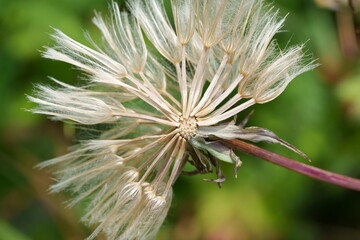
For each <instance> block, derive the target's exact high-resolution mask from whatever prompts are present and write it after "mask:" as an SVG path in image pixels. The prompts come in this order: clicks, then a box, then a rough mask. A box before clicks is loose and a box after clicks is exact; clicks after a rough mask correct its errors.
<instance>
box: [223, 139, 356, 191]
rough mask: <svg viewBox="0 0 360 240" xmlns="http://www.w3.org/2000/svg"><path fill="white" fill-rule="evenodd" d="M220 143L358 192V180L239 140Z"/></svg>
mask: <svg viewBox="0 0 360 240" xmlns="http://www.w3.org/2000/svg"><path fill="white" fill-rule="evenodd" d="M221 141H222V142H223V143H224V144H225V145H227V146H229V147H231V148H232V149H234V150H239V151H241V152H244V153H247V154H249V155H253V156H255V157H259V158H262V159H264V160H266V161H269V162H271V163H274V164H276V165H279V166H281V167H284V168H287V169H290V170H293V171H295V172H298V173H301V174H303V175H305V176H308V177H311V178H314V179H317V180H320V181H324V182H327V183H331V184H334V185H338V186H341V187H345V188H349V189H353V190H356V191H360V179H356V178H351V177H347V176H343V175H340V174H336V173H333V172H329V171H326V170H322V169H320V168H317V167H313V166H310V165H308V164H305V163H301V162H298V161H295V160H292V159H290V158H287V157H284V156H282V155H279V154H276V153H273V152H270V151H268V150H265V149H262V148H260V147H258V146H255V145H253V144H250V143H247V142H244V141H241V140H225V139H221Z"/></svg>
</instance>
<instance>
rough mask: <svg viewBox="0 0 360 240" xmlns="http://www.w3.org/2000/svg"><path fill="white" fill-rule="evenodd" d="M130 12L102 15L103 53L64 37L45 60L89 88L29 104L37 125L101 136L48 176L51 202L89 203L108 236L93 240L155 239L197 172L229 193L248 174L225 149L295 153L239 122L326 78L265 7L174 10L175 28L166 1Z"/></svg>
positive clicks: (42, 91)
mask: <svg viewBox="0 0 360 240" xmlns="http://www.w3.org/2000/svg"><path fill="white" fill-rule="evenodd" d="M127 6H128V9H129V10H130V13H128V12H121V11H120V8H119V6H118V5H117V4H116V3H115V2H112V3H111V4H110V14H107V16H104V15H102V14H101V13H96V14H95V18H94V19H93V23H94V24H95V25H96V26H97V28H98V29H99V31H100V32H101V34H102V41H101V43H95V41H93V40H92V39H91V37H90V36H87V37H88V39H89V42H90V44H91V45H92V46H91V47H88V46H86V45H83V44H81V43H78V42H77V41H75V40H73V39H71V38H70V37H68V36H67V35H66V34H65V33H63V32H61V31H60V30H55V33H54V34H53V35H52V38H53V39H54V41H55V46H52V47H46V48H45V50H44V52H43V53H42V55H43V57H45V58H49V59H53V60H58V61H62V62H66V63H69V64H71V65H73V66H75V67H77V68H79V69H80V70H81V71H83V72H84V73H85V84H84V85H83V86H79V87H75V86H72V85H68V84H65V83H62V82H60V81H58V80H56V79H52V80H53V81H54V82H55V83H57V84H58V85H59V87H58V88H50V87H45V86H41V85H40V86H38V87H37V92H36V93H35V96H30V97H29V99H30V100H31V101H33V102H35V103H37V104H38V107H37V108H36V109H33V110H32V111H33V112H35V113H41V114H47V115H50V116H51V117H52V118H53V119H55V120H64V121H68V122H69V121H70V122H75V123H76V124H78V125H79V126H84V127H88V126H89V125H91V126H93V127H94V128H96V127H99V128H100V129H101V130H100V131H99V134H98V137H96V138H95V139H89V140H87V141H82V142H80V144H79V145H78V146H77V147H76V148H74V150H73V151H72V152H70V153H68V154H66V155H64V156H61V157H57V158H54V159H51V160H49V161H47V162H44V163H42V164H41V165H40V167H53V168H54V175H55V177H56V183H55V184H54V185H53V186H52V187H51V190H52V191H53V192H59V191H68V192H70V193H71V194H72V195H73V199H72V200H71V201H70V202H69V204H68V205H69V206H73V205H75V204H77V203H79V202H81V201H85V200H87V201H86V202H87V203H88V204H87V213H86V214H85V215H84V216H83V218H82V221H83V222H84V223H86V224H88V225H90V226H95V227H96V228H95V230H94V231H93V233H92V234H91V235H90V236H89V237H88V238H87V240H92V239H94V238H95V237H96V236H97V235H98V234H99V233H100V232H104V233H105V234H106V236H107V239H109V240H117V239H146V240H147V239H152V238H154V237H155V236H156V233H157V231H158V230H159V228H160V226H161V224H162V222H163V221H164V219H165V216H166V213H167V211H168V209H169V207H170V205H171V199H172V186H173V184H174V183H175V181H176V179H177V178H178V177H179V175H180V174H181V173H182V172H183V168H184V166H185V165H186V164H189V165H192V166H193V167H194V171H192V172H191V173H202V174H205V173H211V172H215V174H216V177H217V178H216V179H210V180H208V181H210V182H216V183H217V184H219V186H221V183H222V182H223V181H224V180H225V176H224V174H223V173H222V171H221V168H220V165H219V161H225V162H229V163H234V165H235V169H236V170H237V168H238V167H239V166H240V165H241V161H240V159H239V158H238V157H237V156H236V155H235V154H234V152H233V151H232V150H231V149H229V148H228V147H226V146H225V145H222V144H221V143H220V142H219V141H216V140H214V139H216V137H220V138H225V139H232V138H242V139H246V140H250V141H267V142H271V143H280V144H283V145H285V146H286V147H289V148H290V149H292V150H294V149H295V148H293V147H292V146H291V145H286V144H284V141H280V140H279V138H277V136H276V135H275V134H273V133H272V132H270V131H264V129H260V128H244V125H245V124H242V125H240V126H237V125H235V123H234V122H233V121H229V119H232V118H233V117H234V116H236V115H237V114H238V113H240V112H242V111H244V110H246V109H247V108H249V107H251V106H253V105H255V104H256V103H266V102H269V101H271V100H273V99H274V98H276V97H277V96H279V95H280V94H281V93H282V92H283V91H284V89H285V88H286V86H287V85H288V84H289V83H290V82H291V81H292V80H293V79H294V78H295V77H296V76H297V75H299V74H301V73H303V72H305V71H307V70H310V69H312V68H314V67H315V66H316V65H315V64H314V63H313V62H312V61H311V60H310V61H307V60H306V59H307V58H306V55H305V54H304V52H303V45H300V46H294V47H290V48H289V49H287V50H280V49H279V47H278V45H277V44H276V41H275V40H273V38H274V35H275V34H277V33H278V32H279V31H280V29H281V27H282V26H283V23H284V20H285V19H284V18H280V17H279V13H278V12H277V11H275V10H274V9H273V8H272V7H271V6H266V5H265V4H264V3H263V1H256V0H249V1H245V0H222V1H218V0H172V1H171V10H172V13H173V17H174V19H173V22H174V25H175V27H173V26H172V25H171V24H170V22H172V21H170V20H169V18H168V15H167V13H166V10H165V8H164V6H163V1H162V0H147V1H145V0H129V1H128V5H127ZM143 34H145V35H146V38H147V39H149V41H150V44H151V45H152V46H153V47H152V48H149V47H148V46H147V44H146V41H145V38H144V36H143ZM224 121H229V122H225V123H224ZM214 137H215V138H214ZM295 151H297V149H295ZM235 175H236V172H235Z"/></svg>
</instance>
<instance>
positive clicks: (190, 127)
mask: <svg viewBox="0 0 360 240" xmlns="http://www.w3.org/2000/svg"><path fill="white" fill-rule="evenodd" d="M179 123H180V126H179V130H180V132H179V133H180V135H181V137H183V138H185V139H190V138H192V137H193V136H194V135H195V134H196V132H197V121H196V119H195V118H194V117H189V118H186V119H184V118H183V117H180V119H179Z"/></svg>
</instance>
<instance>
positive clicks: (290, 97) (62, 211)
mask: <svg viewBox="0 0 360 240" xmlns="http://www.w3.org/2000/svg"><path fill="white" fill-rule="evenodd" d="M273 2H274V5H276V7H278V8H280V13H281V15H283V16H285V15H286V14H287V13H290V14H289V15H288V17H287V21H286V23H285V29H286V30H287V31H285V32H282V33H280V34H278V35H277V38H278V40H279V44H280V45H281V46H286V45H288V44H290V45H291V44H297V43H304V42H306V48H307V52H308V53H309V54H313V55H314V58H317V59H318V62H319V63H320V64H321V66H320V67H318V68H317V69H316V70H314V71H312V72H309V73H305V74H303V75H302V76H300V77H298V78H297V79H295V80H294V81H293V82H292V83H291V84H290V86H289V87H288V88H287V90H286V91H285V92H284V93H283V94H282V95H281V96H280V97H279V98H277V99H276V100H274V101H272V102H270V103H268V104H265V105H259V106H255V107H254V109H255V114H254V116H253V117H252V119H251V120H250V125H255V126H261V127H265V128H268V129H271V130H272V131H274V132H276V133H277V134H278V135H279V136H280V137H281V138H283V139H285V140H286V141H288V142H290V143H292V144H294V145H295V146H296V147H298V148H299V149H301V150H302V151H304V152H305V153H306V154H307V155H308V156H310V157H311V158H312V159H313V162H312V164H313V165H314V166H318V167H321V168H324V169H327V170H330V171H334V172H338V173H341V174H345V175H349V176H353V177H357V178H360V157H359V156H360V147H359V146H360V94H359V93H360V70H359V69H360V68H359V66H360V60H359V55H358V52H354V54H350V55H348V54H346V53H348V51H347V52H344V51H343V50H344V47H346V46H343V45H342V44H344V42H341V41H339V40H338V39H341V36H339V34H341V33H342V32H345V31H341V29H343V28H347V29H349V26H348V25H346V24H345V25H344V21H340V20H341V19H340V18H339V17H338V16H339V15H338V12H332V11H331V10H328V9H322V8H319V7H318V6H317V5H316V4H315V2H314V1H312V0H293V1H288V0H275V1H273ZM122 4H123V3H122ZM122 6H124V4H123V5H122ZM167 6H169V5H168V4H167ZM94 9H96V10H98V11H101V12H106V9H107V3H106V2H104V1H97V0H77V1H73V0H61V1H56V0H2V1H0V69H1V74H0V108H1V110H2V112H1V118H0V132H1V135H0V136H1V137H0V164H1V167H0V240H26V239H34V240H49V239H51V240H60V239H65V240H75V239H84V238H85V236H86V235H87V234H88V233H89V232H90V230H89V229H86V228H85V227H84V226H82V225H81V224H80V223H79V222H78V219H79V216H80V213H81V212H82V209H81V207H78V208H75V209H66V208H65V207H64V204H63V202H64V201H65V200H66V197H67V196H64V195H61V194H57V195H49V194H48V192H47V188H48V186H49V184H51V181H52V180H51V176H50V175H49V174H48V173H46V172H44V171H39V170H37V169H34V168H33V167H34V166H35V165H36V164H37V163H39V162H40V161H43V160H45V159H48V158H51V157H54V156H57V155H60V154H64V153H65V152H66V151H67V148H68V147H69V146H70V145H71V144H72V139H73V135H74V131H73V130H72V129H71V128H69V127H68V126H63V124H62V123H59V122H52V121H49V120H48V119H46V118H45V117H43V116H37V115H34V114H31V113H29V112H26V111H24V109H28V108H30V107H31V106H32V105H31V104H30V103H29V102H28V101H27V100H26V98H25V94H31V93H32V89H33V85H34V84H36V83H45V84H50V81H49V80H48V79H47V76H50V75H51V76H54V77H56V78H58V79H61V80H63V81H65V82H69V83H75V82H76V81H77V80H78V77H77V71H76V70H73V69H71V68H70V67H69V66H68V65H66V64H63V63H58V62H54V61H50V60H44V59H42V58H41V57H40V53H39V51H41V49H42V48H43V46H44V45H47V44H52V43H51V40H50V37H49V33H51V32H53V30H52V28H51V27H55V28H59V29H61V30H63V31H64V32H65V33H66V34H68V35H70V36H72V37H73V38H75V39H77V40H79V41H81V42H85V38H84V36H83V29H86V30H88V31H89V32H90V33H91V34H95V35H96V34H98V33H97V32H96V30H95V27H94V26H93V25H92V24H91V18H92V16H93V10H94ZM347 16H349V15H347ZM339 19H340V20H339ZM347 19H349V18H347ZM339 23H341V24H339ZM345 23H346V22H345ZM350 30H351V29H350ZM288 39H290V42H289V40H288ZM345 44H346V42H345ZM357 46H358V45H357ZM346 49H348V48H346ZM245 114H246V113H244V114H242V115H241V116H240V117H244V116H245ZM260 146H262V147H264V148H267V149H270V150H272V151H275V152H277V153H280V154H283V155H286V156H289V157H292V158H295V159H298V160H299V161H303V160H302V159H300V158H299V157H297V156H296V155H294V154H293V153H291V152H290V151H288V150H286V149H283V148H281V147H279V146H272V145H267V144H261V145H260ZM239 156H240V157H241V159H242V161H243V162H244V164H243V166H242V167H241V168H240V170H239V176H238V179H234V178H233V177H232V171H233V169H232V166H230V165H226V164H224V168H225V173H226V175H227V176H228V180H227V182H225V184H224V185H223V188H222V189H218V188H217V186H216V184H211V183H207V182H204V181H202V178H203V176H194V177H188V176H182V177H180V178H179V180H178V182H177V183H176V184H175V186H174V190H175V199H174V201H173V206H172V208H171V209H170V212H169V216H168V218H167V220H166V222H165V225H164V226H163V227H162V230H161V232H160V234H159V239H174V240H183V239H187V240H198V239H206V240H215V239H216V240H222V239H224V240H240V239H241V240H247V239H252V240H254V239H255V240H272V239H291V240H297V239H299V240H304V239H307V240H311V239H326V240H338V239H345V240H346V239H354V240H355V239H360V204H359V203H360V193H358V192H354V191H351V190H346V189H341V188H340V187H336V186H331V185H328V184H325V183H321V182H318V181H315V180H312V179H308V178H306V177H304V176H301V175H299V174H296V173H293V172H290V171H288V170H285V169H282V168H280V167H278V166H274V165H271V164H269V163H267V162H264V161H262V160H259V159H256V158H253V157H250V156H247V155H244V154H241V153H239Z"/></svg>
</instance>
